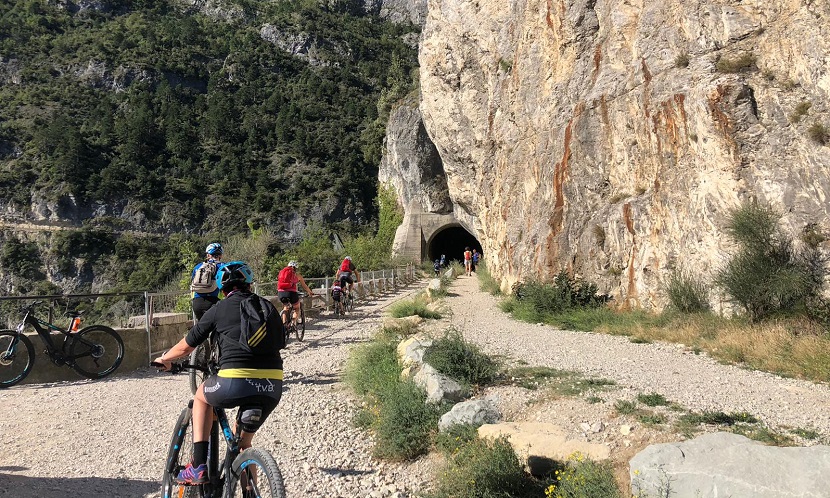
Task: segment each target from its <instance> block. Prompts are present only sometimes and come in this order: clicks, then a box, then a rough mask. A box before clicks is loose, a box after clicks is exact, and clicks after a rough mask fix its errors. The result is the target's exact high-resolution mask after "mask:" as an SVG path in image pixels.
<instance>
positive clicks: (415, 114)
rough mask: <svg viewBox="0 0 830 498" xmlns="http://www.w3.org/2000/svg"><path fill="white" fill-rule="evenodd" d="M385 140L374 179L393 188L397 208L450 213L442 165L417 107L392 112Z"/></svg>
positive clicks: (406, 106)
mask: <svg viewBox="0 0 830 498" xmlns="http://www.w3.org/2000/svg"><path fill="white" fill-rule="evenodd" d="M385 141H386V144H385V148H384V154H383V158H382V160H381V164H380V169H379V172H378V179H379V180H380V181H381V183H387V184H391V185H392V186H393V187H394V188H395V192H396V193H397V196H398V200H399V202H400V203H401V205H402V206H404V208H405V209H407V211H412V210H418V211H423V212H426V213H439V214H447V213H450V212H452V201H451V200H450V194H449V191H448V190H447V179H446V176H445V175H444V166H443V165H442V164H441V157H440V156H439V155H438V150H437V149H436V148H435V145H433V143H432V141H431V140H430V139H429V136H428V135H427V132H426V129H425V128H424V123H423V121H422V120H421V112H420V111H419V110H418V107H417V105H414V104H403V105H400V106H398V107H396V108H395V109H393V110H392V112H391V113H390V115H389V122H388V124H387V126H386V140H385Z"/></svg>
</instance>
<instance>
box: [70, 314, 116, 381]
mask: <svg viewBox="0 0 830 498" xmlns="http://www.w3.org/2000/svg"><path fill="white" fill-rule="evenodd" d="M69 355H70V357H73V359H72V363H71V364H70V366H71V367H72V368H73V369H74V370H75V371H76V372H78V373H79V374H81V375H83V376H84V377H87V378H89V379H100V378H102V377H106V376H107V375H109V374H111V373H113V372H115V370H116V369H117V368H118V367H119V365H121V361H122V360H123V359H124V341H122V340H121V336H120V335H118V332H116V331H114V330H113V329H111V328H109V327H107V326H105V325H92V326H90V327H86V328H84V329H81V331H80V332H78V333H77V334H73V338H72V342H71V343H70V345H69Z"/></svg>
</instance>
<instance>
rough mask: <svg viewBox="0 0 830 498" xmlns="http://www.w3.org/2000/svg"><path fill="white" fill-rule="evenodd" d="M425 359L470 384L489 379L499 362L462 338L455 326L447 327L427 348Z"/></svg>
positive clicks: (485, 382) (497, 369)
mask: <svg viewBox="0 0 830 498" xmlns="http://www.w3.org/2000/svg"><path fill="white" fill-rule="evenodd" d="M424 362H425V363H428V364H430V365H432V366H433V367H434V368H435V369H436V370H438V371H439V372H441V373H442V374H444V375H448V376H450V377H452V378H453V379H456V380H459V381H461V382H464V383H467V384H470V385H482V384H487V383H490V382H492V381H493V379H494V378H495V377H496V374H497V373H498V371H499V364H498V362H496V361H495V360H493V359H492V358H491V357H489V356H487V355H486V354H484V353H482V352H481V350H480V349H479V348H478V347H477V346H476V345H475V344H472V343H470V342H467V341H465V340H464V337H462V336H461V334H460V333H459V332H458V331H455V330H450V331H449V332H448V333H447V334H446V335H445V336H444V337H442V338H440V339H438V340H436V341H435V342H433V343H432V346H430V347H428V348H427V350H426V352H425V353H424Z"/></svg>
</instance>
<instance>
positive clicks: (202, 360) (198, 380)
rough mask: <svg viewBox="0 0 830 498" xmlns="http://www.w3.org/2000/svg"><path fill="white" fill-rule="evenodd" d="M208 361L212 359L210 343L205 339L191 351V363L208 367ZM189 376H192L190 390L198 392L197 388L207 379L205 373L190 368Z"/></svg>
mask: <svg viewBox="0 0 830 498" xmlns="http://www.w3.org/2000/svg"><path fill="white" fill-rule="evenodd" d="M208 361H210V345H209V344H208V341H205V342H203V343H201V344H199V345H198V346H196V349H194V350H193V352H192V353H190V364H191V365H200V366H203V367H207V364H208ZM188 377H190V392H191V393H193V394H196V389H199V386H200V385H201V384H202V382H204V380H205V373H204V372H202V371H199V370H196V369H195V368H189V369H188Z"/></svg>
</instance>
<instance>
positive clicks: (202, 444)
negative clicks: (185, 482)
mask: <svg viewBox="0 0 830 498" xmlns="http://www.w3.org/2000/svg"><path fill="white" fill-rule="evenodd" d="M207 454H208V442H207V441H199V442H198V443H193V466H194V467H198V466H199V465H202V464H204V463H207Z"/></svg>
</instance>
